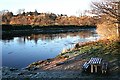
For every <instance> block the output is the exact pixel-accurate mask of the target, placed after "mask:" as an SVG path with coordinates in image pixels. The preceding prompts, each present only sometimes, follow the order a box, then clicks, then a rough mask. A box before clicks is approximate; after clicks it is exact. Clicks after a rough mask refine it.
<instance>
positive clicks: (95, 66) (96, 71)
mask: <svg viewBox="0 0 120 80" xmlns="http://www.w3.org/2000/svg"><path fill="white" fill-rule="evenodd" d="M95 72H96V73H97V65H95Z"/></svg>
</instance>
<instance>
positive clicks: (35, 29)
mask: <svg viewBox="0 0 120 80" xmlns="http://www.w3.org/2000/svg"><path fill="white" fill-rule="evenodd" d="M82 29H96V26H90V25H83V26H78V25H48V26H39V25H9V24H8V25H7V24H3V25H2V33H3V34H11V33H16V34H20V33H21V32H23V33H61V32H62V33H63V32H77V31H80V30H82Z"/></svg>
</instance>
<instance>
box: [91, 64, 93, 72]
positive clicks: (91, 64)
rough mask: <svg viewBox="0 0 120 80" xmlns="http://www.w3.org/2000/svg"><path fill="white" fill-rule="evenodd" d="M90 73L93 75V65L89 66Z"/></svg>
mask: <svg viewBox="0 0 120 80" xmlns="http://www.w3.org/2000/svg"><path fill="white" fill-rule="evenodd" d="M91 73H93V65H92V64H91Z"/></svg>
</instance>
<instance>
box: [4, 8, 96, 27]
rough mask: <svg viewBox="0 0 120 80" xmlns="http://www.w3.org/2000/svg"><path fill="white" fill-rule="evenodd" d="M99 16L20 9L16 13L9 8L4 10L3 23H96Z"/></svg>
mask: <svg viewBox="0 0 120 80" xmlns="http://www.w3.org/2000/svg"><path fill="white" fill-rule="evenodd" d="M97 20H98V17H96V16H86V15H83V16H80V17H76V16H67V15H64V14H54V13H38V12H37V10H35V11H34V12H24V10H21V11H20V10H19V11H18V14H16V15H14V14H13V13H12V12H9V11H8V10H7V11H5V10H3V11H2V24H11V25H13V24H17V25H80V26H81V25H94V26H95V25H96V23H97Z"/></svg>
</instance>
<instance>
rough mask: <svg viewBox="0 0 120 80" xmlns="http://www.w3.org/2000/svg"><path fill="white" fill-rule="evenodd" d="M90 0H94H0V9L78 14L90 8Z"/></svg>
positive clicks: (15, 11)
mask: <svg viewBox="0 0 120 80" xmlns="http://www.w3.org/2000/svg"><path fill="white" fill-rule="evenodd" d="M91 1H95V0H1V1H0V11H1V10H6V9H7V10H9V11H12V12H14V13H15V14H16V13H17V11H18V9H25V11H35V9H36V10H37V11H38V12H52V13H55V14H67V15H76V16H77V15H79V14H80V12H83V10H86V9H90V4H91Z"/></svg>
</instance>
